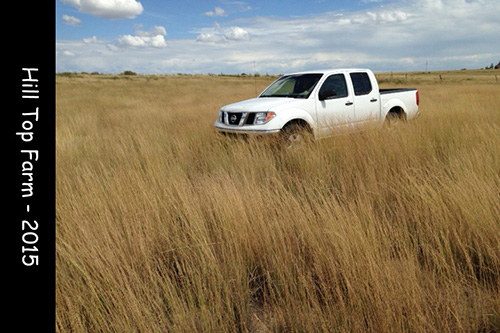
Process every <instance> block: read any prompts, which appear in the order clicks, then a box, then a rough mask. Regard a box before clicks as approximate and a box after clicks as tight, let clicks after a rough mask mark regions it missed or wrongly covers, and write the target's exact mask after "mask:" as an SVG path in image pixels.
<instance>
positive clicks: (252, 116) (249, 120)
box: [245, 112, 255, 125]
mask: <svg viewBox="0 0 500 333" xmlns="http://www.w3.org/2000/svg"><path fill="white" fill-rule="evenodd" d="M254 119H255V112H250V113H249V114H248V117H247V120H246V121H245V125H253V121H254Z"/></svg>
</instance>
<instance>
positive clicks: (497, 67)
mask: <svg viewBox="0 0 500 333" xmlns="http://www.w3.org/2000/svg"><path fill="white" fill-rule="evenodd" d="M495 69H500V61H499V62H498V64H497V65H496V66H495Z"/></svg>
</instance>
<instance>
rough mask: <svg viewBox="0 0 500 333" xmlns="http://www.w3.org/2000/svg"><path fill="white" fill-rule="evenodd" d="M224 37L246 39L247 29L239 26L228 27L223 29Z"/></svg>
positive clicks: (247, 36) (247, 35)
mask: <svg viewBox="0 0 500 333" xmlns="http://www.w3.org/2000/svg"><path fill="white" fill-rule="evenodd" d="M224 37H226V39H229V40H248V39H249V38H250V35H249V34H248V31H246V30H245V29H243V28H240V27H230V28H228V29H226V30H225V31H224Z"/></svg>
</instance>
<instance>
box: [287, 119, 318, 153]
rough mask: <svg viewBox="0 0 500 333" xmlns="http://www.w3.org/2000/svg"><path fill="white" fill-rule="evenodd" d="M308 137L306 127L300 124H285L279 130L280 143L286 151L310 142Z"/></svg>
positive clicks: (308, 133)
mask: <svg viewBox="0 0 500 333" xmlns="http://www.w3.org/2000/svg"><path fill="white" fill-rule="evenodd" d="M310 137H311V135H310V132H309V131H308V130H307V127H306V126H304V125H302V124H300V123H291V124H287V125H285V127H283V129H282V130H281V143H282V146H283V147H284V148H286V149H292V148H296V147H300V146H302V145H304V144H305V142H306V141H308V140H310Z"/></svg>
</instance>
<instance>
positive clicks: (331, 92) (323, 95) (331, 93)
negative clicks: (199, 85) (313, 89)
mask: <svg viewBox="0 0 500 333" xmlns="http://www.w3.org/2000/svg"><path fill="white" fill-rule="evenodd" d="M335 96H337V92H336V91H335V90H333V89H327V90H324V91H320V92H319V100H320V101H324V100H325V99H329V98H332V97H335Z"/></svg>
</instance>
